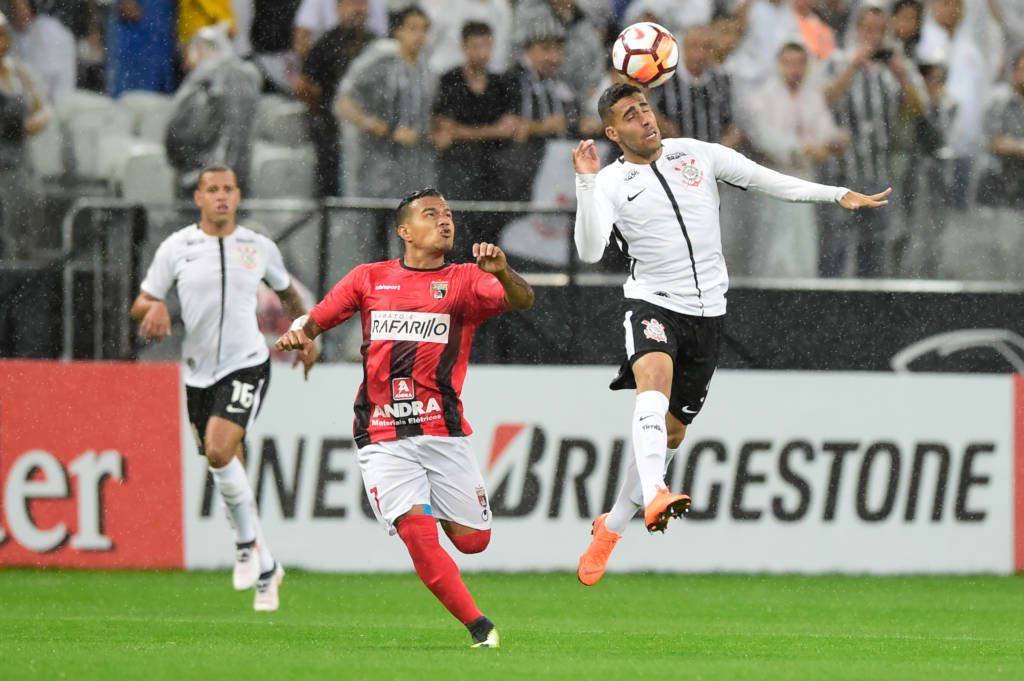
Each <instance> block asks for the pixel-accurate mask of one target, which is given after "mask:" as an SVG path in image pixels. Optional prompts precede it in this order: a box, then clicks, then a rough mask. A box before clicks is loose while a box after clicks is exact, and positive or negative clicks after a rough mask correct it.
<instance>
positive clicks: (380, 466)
mask: <svg viewBox="0 0 1024 681" xmlns="http://www.w3.org/2000/svg"><path fill="white" fill-rule="evenodd" d="M397 231H398V236H399V237H401V239H402V241H404V242H405V254H404V255H403V256H402V257H401V258H399V259H397V260H385V261H382V262H373V263H366V264H363V265H360V266H359V267H356V268H355V269H354V270H352V271H351V272H349V273H348V274H347V275H345V277H344V278H343V279H342V280H341V281H340V282H338V283H337V284H336V285H335V286H334V288H333V289H331V291H330V292H329V293H328V294H327V295H326V296H325V297H324V299H323V300H322V301H320V303H318V304H317V305H316V306H315V307H314V308H313V309H312V310H310V312H309V316H308V318H305V317H302V318H299V319H297V320H295V323H293V325H292V329H291V330H290V331H288V332H287V333H285V334H284V335H283V336H281V338H280V339H278V341H277V348H278V349H279V350H298V349H302V348H308V347H309V345H310V343H311V342H312V341H311V340H310V339H312V338H316V337H317V336H318V335H319V334H320V333H321V332H322V331H324V330H326V329H330V328H331V327H334V326H337V325H338V324H341V323H342V322H344V321H345V320H347V319H348V318H350V317H351V316H352V315H353V314H355V313H356V312H359V315H360V319H361V322H362V326H363V345H362V355H363V376H364V380H363V383H362V385H360V386H359V389H358V391H357V393H356V401H355V407H354V411H355V418H354V419H353V431H354V439H355V441H356V445H357V446H358V447H359V470H360V471H361V473H362V476H363V485H364V487H365V488H366V496H367V498H368V499H369V500H370V505H371V507H372V508H373V509H374V513H376V514H377V518H378V519H379V520H380V521H381V522H382V524H383V525H384V527H385V528H386V529H387V531H388V533H389V534H398V536H399V538H401V540H402V541H403V542H404V543H405V546H406V548H407V549H408V551H409V556H410V557H411V558H412V562H413V566H414V567H415V568H416V573H417V574H418V575H419V577H420V579H421V580H422V581H423V583H424V584H425V585H426V586H427V588H428V589H430V591H431V592H432V593H433V594H434V596H436V597H437V599H438V600H439V601H441V603H442V604H444V606H445V607H446V608H447V609H448V611H449V612H450V613H451V614H452V615H453V616H455V617H456V618H458V620H459V621H460V622H462V623H463V624H464V625H465V626H466V628H467V629H468V630H469V633H470V635H471V636H472V638H473V647H474V648H495V647H497V646H498V645H499V640H498V632H497V630H496V629H495V628H494V623H493V622H491V620H490V619H488V618H487V617H486V616H484V614H483V613H482V612H480V610H479V609H478V608H477V607H476V604H475V603H474V601H473V597H472V596H471V595H470V593H469V590H468V589H466V585H465V584H464V583H463V582H462V577H461V576H460V575H459V568H458V567H457V566H456V565H455V562H454V561H453V560H452V559H451V556H449V555H448V553H447V552H445V550H444V549H443V548H442V547H441V545H440V544H439V543H438V534H437V523H438V522H440V523H441V527H442V529H444V532H445V534H447V535H448V538H449V539H450V540H451V542H452V544H453V545H454V546H455V548H457V549H458V550H459V551H461V552H463V553H479V552H480V551H483V550H484V549H485V548H486V547H487V544H488V543H489V542H490V539H491V529H490V528H491V511H490V506H489V504H488V501H487V490H486V488H485V487H484V481H483V476H482V475H481V474H480V469H479V466H478V465H477V462H476V457H475V456H474V455H473V452H472V450H471V449H470V446H469V441H468V440H467V438H466V436H467V435H469V434H470V433H471V432H472V431H471V430H470V427H469V424H468V423H466V420H465V419H464V418H463V415H462V414H463V411H462V400H461V398H460V393H461V392H462V383H463V380H464V378H465V376H466V371H467V369H468V365H469V353H470V346H471V345H472V341H473V333H474V331H475V330H476V328H477V327H478V326H479V325H480V323H481V322H483V321H484V320H485V319H488V318H490V317H493V316H495V315H497V314H500V313H502V312H505V311H507V310H509V309H513V310H525V309H527V308H529V307H530V306H532V305H533V289H532V288H530V285H529V284H527V283H526V282H525V281H524V280H523V278H522V277H520V276H519V275H518V274H516V273H515V271H514V270H513V269H512V268H511V267H509V265H508V260H507V259H506V257H505V254H504V252H502V250H501V249H500V248H498V247H497V246H495V245H494V244H490V243H475V244H473V249H472V253H473V257H475V258H476V263H460V264H451V263H448V262H445V256H446V255H447V254H448V252H449V251H451V249H452V246H453V245H454V243H455V223H454V221H453V220H452V213H451V210H450V209H449V208H448V203H447V201H445V200H444V197H443V196H441V194H440V193H439V192H438V191H437V190H436V189H432V188H426V189H423V190H420V191H418V192H414V193H412V194H410V195H408V196H406V197H405V198H403V199H402V201H401V203H400V204H399V206H398V230H397Z"/></svg>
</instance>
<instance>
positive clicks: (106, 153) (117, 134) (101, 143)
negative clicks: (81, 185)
mask: <svg viewBox="0 0 1024 681" xmlns="http://www.w3.org/2000/svg"><path fill="white" fill-rule="evenodd" d="M139 141H140V140H139V138H137V137H133V136H130V135H128V134H126V133H124V132H122V131H118V130H104V131H103V132H102V134H101V135H100V137H99V139H98V140H97V144H96V175H97V176H98V177H101V178H103V179H105V180H107V182H108V183H110V184H111V186H112V187H113V186H115V185H116V183H117V181H118V180H119V179H120V173H121V167H122V166H123V165H124V160H125V158H127V157H128V155H129V153H130V152H131V148H132V145H133V144H135V143H136V142H139Z"/></svg>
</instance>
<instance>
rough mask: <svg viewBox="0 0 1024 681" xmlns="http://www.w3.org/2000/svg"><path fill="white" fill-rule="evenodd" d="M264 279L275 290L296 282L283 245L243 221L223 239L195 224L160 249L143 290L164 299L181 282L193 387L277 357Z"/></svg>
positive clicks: (184, 348) (189, 380)
mask: <svg viewBox="0 0 1024 681" xmlns="http://www.w3.org/2000/svg"><path fill="white" fill-rule="evenodd" d="M260 280H263V281H265V282H267V285H268V286H270V288H272V289H274V290H275V291H283V290H284V289H286V288H288V285H289V283H291V278H290V277H289V275H288V271H287V270H286V269H285V268H284V260H283V259H282V258H281V251H280V250H278V248H277V244H275V243H274V242H273V241H271V240H270V239H268V238H267V237H265V236H263V235H262V234H257V233H256V232H254V231H252V230H251V229H247V228H245V227H242V226H241V225H239V226H237V227H236V228H235V231H233V232H232V233H231V234H230V235H228V236H226V237H223V238H220V237H216V236H210V235H209V234H207V233H205V232H204V231H203V230H201V229H200V228H199V226H198V225H196V224H193V225H189V226H188V227H185V228H183V229H179V230H178V231H177V232H175V233H174V234H172V235H170V236H169V237H167V238H166V239H164V241H163V243H161V244H160V246H159V247H158V248H157V251H156V255H155V256H154V257H153V263H152V264H151V265H150V266H149V271H147V272H146V278H145V280H144V281H143V282H142V286H141V288H142V290H143V291H145V292H146V293H148V294H149V295H151V296H153V297H154V298H158V299H160V300H165V299H166V296H167V293H168V292H169V291H170V289H171V287H172V286H175V287H176V288H177V291H178V299H179V300H180V301H181V317H182V321H183V322H184V323H185V338H184V340H183V341H182V359H183V360H184V362H185V367H186V370H185V384H186V385H190V386H193V387H196V388H206V387H209V386H211V385H213V384H214V383H216V382H217V381H218V380H220V379H221V378H223V377H224V376H226V375H227V374H230V373H231V372H233V371H238V370H239V369H244V368H246V367H251V366H257V365H259V364H262V363H263V362H265V361H266V360H267V358H268V357H269V356H270V352H269V351H268V349H267V343H266V340H265V339H264V337H263V334H262V333H260V330H259V326H258V325H257V323H256V294H257V291H258V289H259V283H260Z"/></svg>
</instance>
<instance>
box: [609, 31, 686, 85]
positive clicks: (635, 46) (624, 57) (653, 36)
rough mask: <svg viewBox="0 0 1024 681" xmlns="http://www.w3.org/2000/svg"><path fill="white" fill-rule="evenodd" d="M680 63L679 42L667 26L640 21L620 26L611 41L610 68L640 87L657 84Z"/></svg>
mask: <svg viewBox="0 0 1024 681" xmlns="http://www.w3.org/2000/svg"><path fill="white" fill-rule="evenodd" d="M678 64H679V45H678V44H677V43H676V39H675V37H674V36H673V35H672V33H670V32H669V30H668V29H667V28H665V27H664V26H661V25H659V24H656V23H654V22H653V21H640V22H637V23H635V24H630V25H629V26H627V27H626V28H624V29H622V33H620V34H619V37H617V38H616V39H615V42H614V43H613V44H612V68H614V69H615V70H616V71H618V72H619V73H620V74H622V75H623V76H625V77H626V78H627V79H628V80H630V81H632V82H633V83H636V84H637V85H641V86H643V87H657V86H659V85H661V84H662V83H664V82H665V81H666V80H668V79H669V78H671V77H672V74H674V73H675V72H676V66H677V65H678Z"/></svg>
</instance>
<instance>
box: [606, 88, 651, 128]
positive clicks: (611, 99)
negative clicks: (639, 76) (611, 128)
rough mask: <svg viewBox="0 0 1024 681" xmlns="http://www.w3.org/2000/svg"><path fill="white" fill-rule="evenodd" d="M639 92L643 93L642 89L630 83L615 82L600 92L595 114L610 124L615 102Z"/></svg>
mask: <svg viewBox="0 0 1024 681" xmlns="http://www.w3.org/2000/svg"><path fill="white" fill-rule="evenodd" d="M640 94H643V90H641V89H640V88H639V87H638V86H636V85H633V84H632V83H615V84H614V85H611V86H609V87H608V88H607V89H606V90H605V91H604V92H602V93H601V98H600V99H598V100H597V115H598V116H600V118H601V121H602V122H603V123H604V124H605V125H610V124H611V114H612V107H613V106H615V102H617V101H619V100H620V99H624V98H626V97H631V96H633V95H640Z"/></svg>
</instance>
